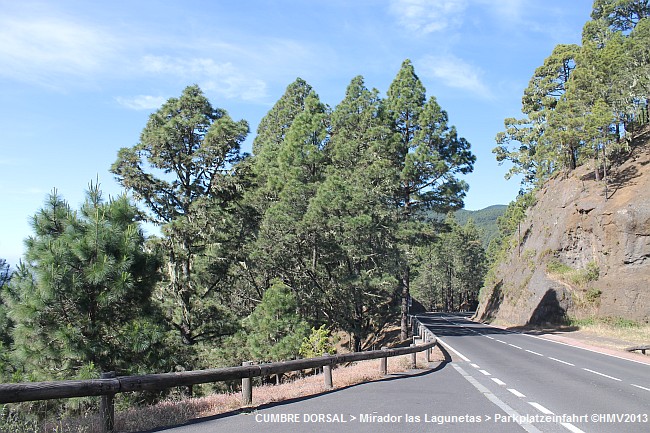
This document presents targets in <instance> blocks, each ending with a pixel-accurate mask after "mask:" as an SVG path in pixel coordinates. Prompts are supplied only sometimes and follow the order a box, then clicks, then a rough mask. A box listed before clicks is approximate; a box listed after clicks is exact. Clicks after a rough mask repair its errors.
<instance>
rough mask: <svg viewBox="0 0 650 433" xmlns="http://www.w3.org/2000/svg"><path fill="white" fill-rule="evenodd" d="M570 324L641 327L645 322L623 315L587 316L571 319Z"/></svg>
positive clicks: (622, 327)
mask: <svg viewBox="0 0 650 433" xmlns="http://www.w3.org/2000/svg"><path fill="white" fill-rule="evenodd" d="M568 324H569V325H572V326H593V325H598V324H603V325H606V326H610V327H612V328H616V329H635V328H641V327H643V326H644V324H642V323H640V322H636V321H634V320H630V319H625V318H623V317H587V318H584V319H576V318H571V319H569V323H568Z"/></svg>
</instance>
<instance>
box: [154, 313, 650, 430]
mask: <svg viewBox="0 0 650 433" xmlns="http://www.w3.org/2000/svg"><path fill="white" fill-rule="evenodd" d="M420 320H421V321H422V323H423V324H425V325H426V326H427V327H429V328H430V329H431V330H432V331H433V332H434V333H435V334H436V335H437V336H438V337H439V339H440V341H441V342H442V344H443V348H444V349H445V350H444V352H445V354H446V357H447V360H446V361H445V362H443V363H441V364H440V365H437V366H435V367H436V368H435V369H434V370H432V371H424V372H423V371H412V372H409V373H408V374H404V375H393V376H389V377H388V378H387V379H386V380H383V381H379V382H373V383H366V384H360V385H356V386H352V387H349V388H346V389H343V390H338V391H334V392H329V393H324V394H320V395H317V396H313V397H308V398H303V399H299V400H296V401H292V402H287V403H282V404H276V405H271V406H268V407H265V408H260V409H258V410H255V411H252V412H249V413H243V414H228V415H225V416H218V417H214V418H212V419H208V420H200V421H197V422H195V423H191V424H189V425H184V426H179V427H174V428H168V429H162V430H156V431H164V432H165V433H213V432H228V433H238V432H256V431H259V432H270V433H274V432H278V433H280V432H282V433H284V432H377V433H381V432H405V431H408V432H431V431H435V432H438V431H444V432H493V433H494V432H506V433H509V432H529V433H538V432H548V433H556V432H557V433H567V432H573V433H580V432H585V433H591V432H594V433H599V432H644V433H645V432H649V431H650V419H648V417H650V365H648V364H644V363H639V362H634V361H630V360H626V359H619V358H617V357H613V356H609V355H604V354H600V353H596V352H593V351H589V350H585V349H580V348H576V347H571V346H568V345H565V344H560V343H557V342H554V341H550V340H547V339H544V338H540V337H536V336H532V335H526V334H521V333H517V332H511V331H506V330H502V329H499V328H494V327H490V326H486V325H482V324H477V323H474V322H471V321H469V320H468V319H466V318H465V316H464V315H460V314H457V315H454V314H442V313H436V314H429V315H424V316H420ZM389 362H390V360H389ZM334 381H336V371H334Z"/></svg>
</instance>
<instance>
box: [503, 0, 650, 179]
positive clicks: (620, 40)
mask: <svg viewBox="0 0 650 433" xmlns="http://www.w3.org/2000/svg"><path fill="white" fill-rule="evenodd" d="M649 15H650V4H649V3H648V2H647V1H645V0H643V1H639V0H596V1H594V5H593V11H592V15H591V17H592V20H591V21H588V22H587V23H586V24H585V26H584V28H583V34H582V46H578V45H563V44H560V45H558V46H556V47H555V49H554V50H553V52H552V53H551V55H550V56H549V57H547V58H546V59H545V60H544V64H543V65H542V66H540V67H539V68H537V69H536V70H535V73H534V74H533V77H532V78H531V80H530V83H529V85H528V87H527V88H526V89H525V91H524V96H523V98H522V112H523V113H524V114H525V115H526V117H524V118H523V119H514V118H508V119H506V120H505V130H504V131H503V132H500V133H499V134H497V137H496V141H497V144H498V146H497V147H496V148H495V149H494V150H493V152H494V153H495V155H496V158H497V160H498V161H499V162H503V161H506V160H507V161H510V162H511V163H512V164H513V167H512V169H511V170H510V171H509V173H508V175H507V177H509V176H511V175H513V174H521V175H523V178H522V183H523V184H524V186H525V187H529V186H535V185H539V184H540V183H542V182H544V181H545V180H546V179H548V177H549V176H551V175H552V174H553V173H555V172H557V171H559V170H563V169H567V170H573V169H575V168H576V167H577V166H578V165H581V164H584V163H586V162H588V161H593V163H594V173H595V175H596V179H597V180H599V179H600V178H601V174H600V173H601V172H602V173H603V179H605V181H607V177H606V172H607V166H608V164H609V159H610V158H611V156H612V155H613V154H615V153H617V152H619V151H620V150H621V149H624V148H625V147H626V141H625V140H622V138H623V137H625V136H627V134H628V133H630V132H632V133H633V132H634V130H635V128H638V127H639V126H641V125H643V124H645V123H647V122H648V120H649V119H648V92H649V91H650V85H649V83H650V79H648V76H649V74H648V71H649V70H650V55H648V54H649V53H650V50H649V48H648V47H649V46H650V31H649V30H648V29H649V28H650V23H649V22H648V21H649V18H648V16H649Z"/></svg>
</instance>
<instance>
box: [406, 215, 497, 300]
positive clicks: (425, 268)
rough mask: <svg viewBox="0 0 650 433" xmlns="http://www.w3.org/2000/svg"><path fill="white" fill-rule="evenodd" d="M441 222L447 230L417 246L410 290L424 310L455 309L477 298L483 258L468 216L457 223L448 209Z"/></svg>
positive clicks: (483, 264)
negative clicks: (416, 258) (462, 221)
mask: <svg viewBox="0 0 650 433" xmlns="http://www.w3.org/2000/svg"><path fill="white" fill-rule="evenodd" d="M445 225H446V226H447V230H448V231H447V232H444V233H441V234H439V236H438V237H436V238H435V239H434V240H433V241H432V242H431V243H429V244H428V245H426V246H423V247H421V248H419V249H418V257H419V262H418V265H417V266H416V267H415V272H414V274H415V279H414V283H413V291H414V294H415V296H416V298H417V299H418V301H420V302H421V303H423V304H424V306H425V308H427V309H428V310H432V309H443V310H444V311H458V310H459V309H460V308H461V305H462V304H465V306H466V307H469V306H473V305H475V303H476V302H477V300H478V294H479V290H480V288H481V286H482V285H483V280H484V277H485V273H486V271H487V266H486V265H487V261H486V256H485V250H484V249H483V246H482V245H481V242H480V237H479V233H478V229H477V228H476V226H475V225H474V222H473V221H472V220H471V219H470V220H469V221H468V222H467V223H466V224H465V225H464V226H461V225H459V224H458V223H457V222H456V220H455V218H454V216H453V214H452V213H449V215H448V216H447V219H446V220H445Z"/></svg>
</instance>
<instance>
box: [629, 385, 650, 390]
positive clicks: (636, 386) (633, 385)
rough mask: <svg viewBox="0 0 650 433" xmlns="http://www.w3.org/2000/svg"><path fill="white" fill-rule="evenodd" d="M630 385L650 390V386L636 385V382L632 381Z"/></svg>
mask: <svg viewBox="0 0 650 433" xmlns="http://www.w3.org/2000/svg"><path fill="white" fill-rule="evenodd" d="M630 385H632V386H635V387H637V388H641V389H645V390H646V391H650V388H646V387H645V386H641V385H635V384H633V383H631V384H630Z"/></svg>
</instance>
